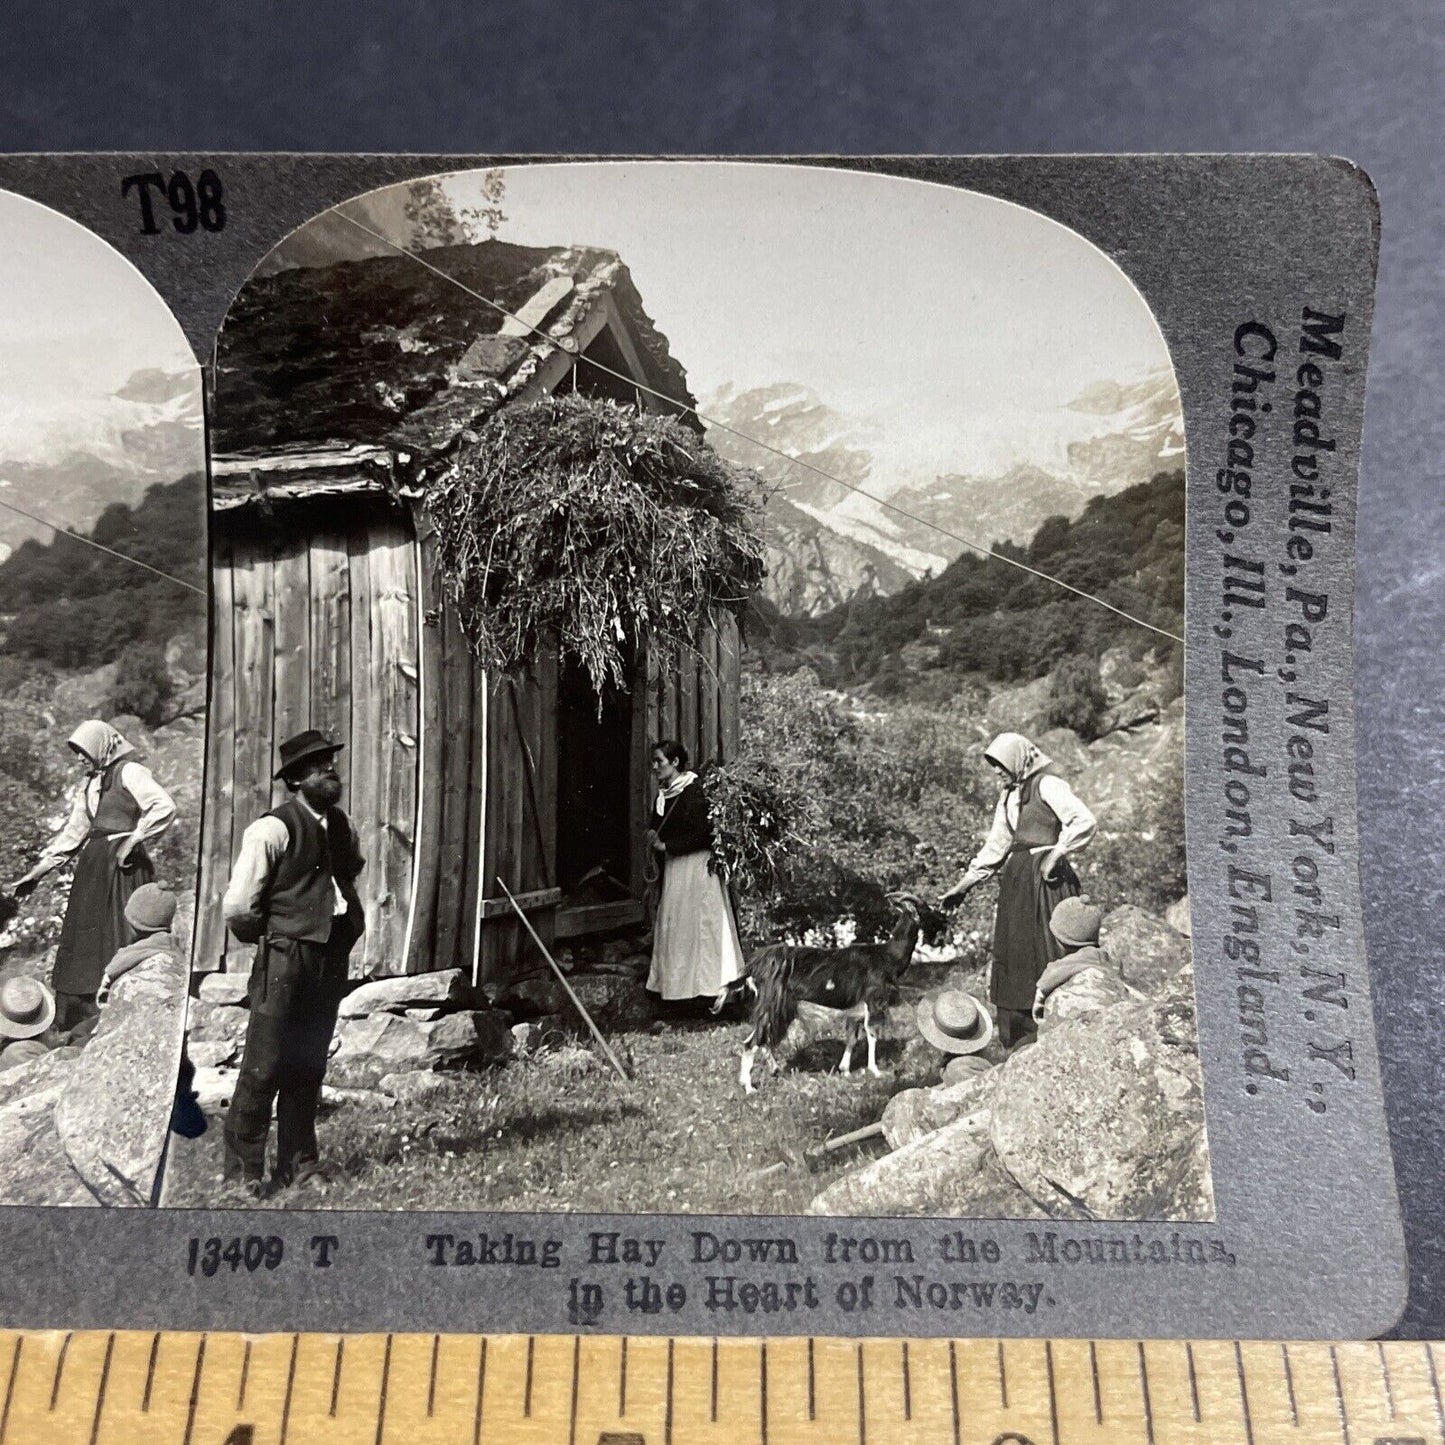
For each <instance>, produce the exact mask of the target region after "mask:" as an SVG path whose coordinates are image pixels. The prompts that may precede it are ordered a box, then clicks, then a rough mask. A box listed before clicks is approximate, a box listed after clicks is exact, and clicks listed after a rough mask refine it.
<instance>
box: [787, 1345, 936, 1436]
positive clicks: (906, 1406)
mask: <svg viewBox="0 0 1445 1445" xmlns="http://www.w3.org/2000/svg"><path fill="white" fill-rule="evenodd" d="M812 1343H813V1342H812V1341H811V1340H809V1341H808V1344H809V1345H810V1346H811V1345H812ZM901 1343H902V1345H903V1418H904V1419H905V1420H911V1419H912V1418H913V1372H912V1371H911V1370H910V1369H909V1368H908V1341H907V1340H903V1341H902V1342H901Z"/></svg>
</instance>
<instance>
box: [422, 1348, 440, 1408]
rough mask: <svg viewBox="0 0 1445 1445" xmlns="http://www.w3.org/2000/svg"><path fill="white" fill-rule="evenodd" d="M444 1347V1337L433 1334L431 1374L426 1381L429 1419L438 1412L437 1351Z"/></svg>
mask: <svg viewBox="0 0 1445 1445" xmlns="http://www.w3.org/2000/svg"><path fill="white" fill-rule="evenodd" d="M441 1347H442V1337H441V1336H440V1335H433V1336H432V1337H431V1374H430V1375H429V1376H428V1377H427V1382H426V1417H427V1419H428V1420H430V1419H431V1417H432V1416H433V1415H435V1414H436V1406H437V1353H438V1352H439V1351H440V1349H441Z"/></svg>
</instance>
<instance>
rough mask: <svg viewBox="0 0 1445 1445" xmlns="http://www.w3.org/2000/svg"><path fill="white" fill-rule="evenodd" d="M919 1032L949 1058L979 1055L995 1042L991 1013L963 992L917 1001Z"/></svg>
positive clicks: (948, 991) (955, 990)
mask: <svg viewBox="0 0 1445 1445" xmlns="http://www.w3.org/2000/svg"><path fill="white" fill-rule="evenodd" d="M918 1031H919V1033H921V1034H922V1035H923V1037H924V1038H926V1039H927V1040H928V1042H929V1043H931V1044H932V1045H933V1047H934V1048H936V1049H942V1050H943V1051H944V1053H946V1054H976V1053H978V1051H979V1050H980V1049H986V1048H987V1047H988V1045H989V1040H990V1039H992V1038H993V1018H992V1016H991V1015H990V1014H989V1011H988V1010H987V1009H986V1008H985V1007H984V1006H983V1005H982V1004H981V1003H979V1001H978V1000H977V999H976V998H974V996H973V995H972V994H971V993H967V992H965V991H964V990H963V989H961V988H946V989H944V990H942V992H940V993H935V994H930V995H929V996H928V997H927V998H921V999H919V1000H918Z"/></svg>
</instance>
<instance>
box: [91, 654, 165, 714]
mask: <svg viewBox="0 0 1445 1445" xmlns="http://www.w3.org/2000/svg"><path fill="white" fill-rule="evenodd" d="M171 695H172V689H171V675H170V669H169V668H167V667H166V655H165V651H164V650H163V649H162V648H161V646H160V645H159V644H158V643H155V642H133V643H131V645H130V646H129V647H127V648H126V649H125V651H124V652H122V653H121V655H120V658H119V659H118V661H117V663H116V671H115V682H114V683H113V684H112V686H111V689H110V695H109V696H108V697H107V698H106V702H105V706H106V711H107V712H108V713H110V714H111V716H113V717H114V716H116V715H118V714H120V713H133V714H134V715H135V716H136V717H138V718H139V719H140V720H141V721H142V722H144V723H148V724H149V725H150V726H151V727H155V726H156V725H157V724H158V723H160V722H162V721H164V719H165V708H166V703H168V702H169V701H170V699H171Z"/></svg>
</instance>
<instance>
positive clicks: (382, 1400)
mask: <svg viewBox="0 0 1445 1445" xmlns="http://www.w3.org/2000/svg"><path fill="white" fill-rule="evenodd" d="M391 1338H392V1337H391V1336H390V1335H388V1336H387V1337H386V1349H385V1351H384V1352H383V1353H382V1357H381V1393H380V1394H379V1395H378V1396H377V1400H376V1445H381V1437H382V1435H383V1433H384V1432H385V1430H386V1392H387V1389H388V1388H389V1387H390V1385H391Z"/></svg>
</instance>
